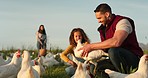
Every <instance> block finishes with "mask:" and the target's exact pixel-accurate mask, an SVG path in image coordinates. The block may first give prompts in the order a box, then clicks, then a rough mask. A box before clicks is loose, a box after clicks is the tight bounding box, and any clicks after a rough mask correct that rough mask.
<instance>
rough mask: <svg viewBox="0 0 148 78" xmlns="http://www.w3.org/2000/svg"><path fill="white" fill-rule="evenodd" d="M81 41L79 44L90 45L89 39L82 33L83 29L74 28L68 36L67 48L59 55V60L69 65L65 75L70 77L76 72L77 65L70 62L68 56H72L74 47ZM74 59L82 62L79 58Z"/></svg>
mask: <svg viewBox="0 0 148 78" xmlns="http://www.w3.org/2000/svg"><path fill="white" fill-rule="evenodd" d="M79 39H81V43H83V44H89V43H90V40H89V38H88V37H87V35H86V34H85V32H84V31H83V29H81V28H74V29H73V30H72V31H71V34H70V37H69V43H70V44H69V46H68V47H67V48H66V49H65V50H64V51H63V52H62V53H61V59H62V60H64V61H65V62H67V63H69V64H70V65H72V66H70V67H69V68H68V69H67V71H66V72H67V74H68V75H70V76H72V75H73V74H74V73H75V70H76V67H77V64H76V63H75V62H74V61H73V60H71V59H70V58H68V56H67V55H68V54H73V55H74V51H73V50H74V49H75V47H76V46H77V41H78V40H79ZM76 59H77V60H78V61H81V62H84V60H83V59H81V58H77V57H76Z"/></svg>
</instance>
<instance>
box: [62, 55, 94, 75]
mask: <svg viewBox="0 0 148 78" xmlns="http://www.w3.org/2000/svg"><path fill="white" fill-rule="evenodd" d="M76 59H77V60H78V61H80V62H82V63H84V61H85V60H84V59H81V58H77V57H76ZM93 69H94V65H93V64H90V72H91V73H93ZM65 71H66V73H67V74H68V75H69V76H70V77H71V76H73V75H74V74H75V71H76V68H74V67H73V66H69V67H67V68H66V69H65Z"/></svg>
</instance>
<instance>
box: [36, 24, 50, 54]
mask: <svg viewBox="0 0 148 78" xmlns="http://www.w3.org/2000/svg"><path fill="white" fill-rule="evenodd" d="M36 39H37V49H38V50H39V51H40V50H41V49H43V50H46V43H47V36H46V31H45V28H44V25H40V27H39V30H38V31H37V32H36ZM44 53H45V52H44ZM43 55H45V54H43ZM39 56H40V53H39Z"/></svg>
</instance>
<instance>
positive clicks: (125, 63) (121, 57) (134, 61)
mask: <svg viewBox="0 0 148 78" xmlns="http://www.w3.org/2000/svg"><path fill="white" fill-rule="evenodd" d="M108 53H109V58H110V60H111V62H112V64H113V65H114V66H115V68H116V69H117V70H118V71H119V72H122V73H130V69H131V68H132V69H135V68H137V67H138V63H139V60H140V58H138V57H137V56H136V55H135V54H133V53H132V52H130V51H128V50H126V49H123V48H110V49H109V50H108Z"/></svg>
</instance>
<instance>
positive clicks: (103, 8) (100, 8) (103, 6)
mask: <svg viewBox="0 0 148 78" xmlns="http://www.w3.org/2000/svg"><path fill="white" fill-rule="evenodd" d="M94 12H95V13H96V12H102V13H105V12H110V13H112V11H111V7H110V6H109V5H108V4H106V3H102V4H100V5H98V6H97V8H96V9H95V10H94Z"/></svg>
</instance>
